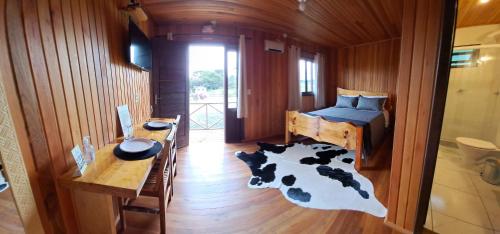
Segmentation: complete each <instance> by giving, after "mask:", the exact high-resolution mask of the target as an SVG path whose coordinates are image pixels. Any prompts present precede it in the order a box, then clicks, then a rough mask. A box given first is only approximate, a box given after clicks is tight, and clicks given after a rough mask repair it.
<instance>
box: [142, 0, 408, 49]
mask: <svg viewBox="0 0 500 234" xmlns="http://www.w3.org/2000/svg"><path fill="white" fill-rule="evenodd" d="M140 2H141V3H142V4H143V7H144V9H145V11H146V12H147V13H148V15H149V16H150V17H151V18H152V19H153V21H154V22H155V23H156V24H158V25H161V24H169V23H176V22H182V23H207V22H209V21H210V20H216V21H217V23H220V24H236V25H241V26H252V27H258V28H263V29H268V30H273V31H276V32H280V33H287V34H289V35H290V36H292V37H299V38H302V39H305V40H308V41H311V42H314V43H317V44H319V45H324V46H335V47H342V46H348V45H357V44H363V43H367V42H373V41H379V40H383V39H388V38H395V37H399V36H400V34H401V17H402V9H403V3H402V2H403V1H401V0H370V1H366V0H308V1H307V3H306V10H305V11H304V12H300V11H299V10H298V2H297V0H214V1H200V0H141V1H140Z"/></svg>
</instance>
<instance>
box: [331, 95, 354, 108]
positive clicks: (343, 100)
mask: <svg viewBox="0 0 500 234" xmlns="http://www.w3.org/2000/svg"><path fill="white" fill-rule="evenodd" d="M357 102H358V97H348V96H337V104H335V107H339V108H356V105H357Z"/></svg>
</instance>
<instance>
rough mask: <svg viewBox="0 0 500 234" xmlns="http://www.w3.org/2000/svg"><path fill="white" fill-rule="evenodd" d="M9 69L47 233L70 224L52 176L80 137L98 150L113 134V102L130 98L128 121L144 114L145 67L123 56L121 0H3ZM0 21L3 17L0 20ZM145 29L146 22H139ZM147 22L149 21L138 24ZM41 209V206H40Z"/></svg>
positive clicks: (66, 164)
mask: <svg viewBox="0 0 500 234" xmlns="http://www.w3.org/2000/svg"><path fill="white" fill-rule="evenodd" d="M0 3H1V4H2V5H3V6H2V7H1V8H0V9H3V11H2V12H0V17H2V18H4V17H5V19H6V20H5V24H2V25H1V28H2V29H3V30H6V37H2V38H0V40H1V41H0V43H2V45H5V44H7V45H8V54H2V56H3V57H2V59H10V63H11V64H12V66H11V67H10V69H11V70H10V71H9V72H5V71H3V70H2V73H4V74H10V75H6V76H2V77H3V79H5V80H9V81H10V82H11V83H12V84H14V85H15V88H16V90H14V91H12V92H13V93H14V94H17V98H18V102H19V103H20V104H21V107H22V112H23V115H22V116H20V118H24V122H26V126H27V130H28V136H26V137H29V139H28V141H29V142H31V151H32V152H33V158H32V159H31V160H32V161H33V162H34V165H35V167H34V171H30V172H29V173H31V175H32V176H34V177H36V178H37V180H38V181H37V182H38V183H36V184H32V186H39V189H40V190H41V193H42V198H41V200H40V201H39V202H38V205H41V206H43V208H45V209H46V210H48V211H49V212H50V214H48V215H47V214H45V215H43V214H42V217H44V216H47V217H48V223H47V220H46V222H44V227H45V229H46V231H48V232H67V233H71V232H72V230H75V225H76V224H75V223H74V220H73V212H72V207H71V196H70V194H69V192H68V191H66V190H64V189H63V188H61V187H59V186H58V184H57V181H56V180H57V177H58V176H59V175H61V174H62V173H64V172H66V171H67V170H68V169H70V168H71V167H72V166H73V165H74V164H75V163H74V160H73V159H72V156H71V154H70V150H71V149H72V148H73V146H74V145H77V144H79V145H81V139H82V137H83V136H86V135H90V136H91V140H92V142H93V143H94V145H95V146H96V148H100V147H102V146H103V145H105V144H107V143H109V142H110V141H112V140H114V139H115V137H116V136H117V134H118V133H117V128H116V125H117V124H116V123H117V120H116V111H115V108H116V106H118V105H122V104H128V105H129V108H130V111H131V114H132V116H133V120H134V121H135V122H139V121H143V120H145V119H146V118H147V116H148V114H149V106H150V104H149V102H150V99H149V73H148V72H143V71H140V70H138V69H136V68H133V67H131V66H130V65H128V64H127V62H126V60H125V53H124V52H125V43H126V41H125V40H126V38H127V27H128V16H127V15H126V14H125V13H124V12H121V11H119V10H118V9H119V7H122V6H124V4H126V3H127V1H126V0H112V1H104V0H23V1H18V0H2V1H0ZM0 22H2V23H4V21H0ZM141 26H143V28H144V30H145V31H147V32H151V26H150V24H147V23H146V24H141ZM144 26H148V27H144ZM45 209H40V210H41V211H44V210H45Z"/></svg>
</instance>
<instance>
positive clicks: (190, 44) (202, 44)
mask: <svg viewBox="0 0 500 234" xmlns="http://www.w3.org/2000/svg"><path fill="white" fill-rule="evenodd" d="M191 46H222V47H223V48H224V69H223V70H224V77H223V81H222V86H223V89H224V103H222V104H223V106H224V108H223V113H222V116H223V118H224V119H223V121H224V129H225V127H226V105H227V103H226V100H227V99H226V97H227V90H226V76H227V74H226V73H227V72H226V62H227V61H226V60H227V58H226V57H227V56H226V51H227V47H228V45H226V43H223V42H203V41H202V42H200V41H189V42H188V51H187V53H188V55H187V60H188V61H187V65H188V72H187V73H188V75H187V78H186V79H187V88H188V99H187V100H188V112H189V115H191V109H190V108H191V96H190V93H191V88H190V79H191V77H190V69H189V63H190V56H189V47H191ZM187 121H188V122H189V123H188V127H189V130H188V131H191V127H190V126H191V119H188V120H187ZM225 138H226V134H225V133H224V139H225Z"/></svg>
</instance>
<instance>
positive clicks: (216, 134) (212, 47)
mask: <svg viewBox="0 0 500 234" xmlns="http://www.w3.org/2000/svg"><path fill="white" fill-rule="evenodd" d="M237 75H238V63H237V50H236V49H234V48H232V47H230V46H225V45H220V44H192V45H190V46H189V48H188V79H189V131H190V139H189V140H190V142H191V143H204V142H224V141H225V142H237V141H239V140H240V139H239V136H240V133H239V132H240V128H239V122H240V121H239V120H238V119H237V118H236V99H237V93H236V92H237ZM233 113H234V114H233Z"/></svg>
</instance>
